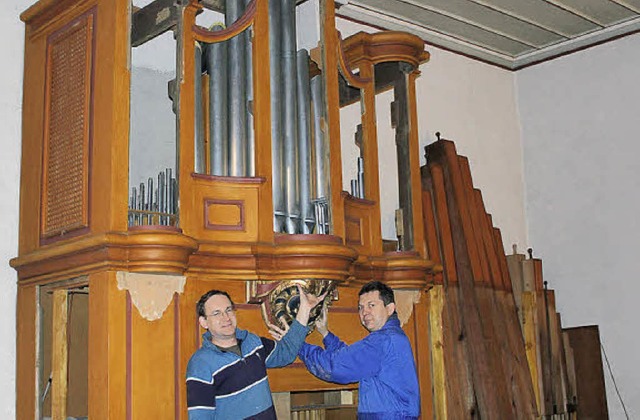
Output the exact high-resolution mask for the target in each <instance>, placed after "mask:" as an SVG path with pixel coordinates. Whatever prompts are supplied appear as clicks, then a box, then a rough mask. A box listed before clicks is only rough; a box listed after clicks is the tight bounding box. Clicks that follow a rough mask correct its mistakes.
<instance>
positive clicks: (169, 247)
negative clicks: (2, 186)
mask: <svg viewBox="0 0 640 420" xmlns="http://www.w3.org/2000/svg"><path fill="white" fill-rule="evenodd" d="M315 4H316V5H317V7H316V11H317V14H316V18H317V19H316V20H317V22H315V23H316V25H317V29H318V30H317V32H318V34H319V39H318V40H317V41H315V42H313V44H312V48H309V51H306V50H304V49H298V48H297V47H296V28H295V16H296V7H300V6H297V5H296V2H295V1H290V0H283V1H273V0H272V1H269V0H251V1H242V0H238V1H226V2H221V1H215V0H201V1H197V0H155V1H153V2H147V4H145V5H138V4H136V2H135V1H134V4H131V1H130V0H40V1H39V2H37V3H36V4H34V5H33V6H32V7H31V8H29V9H28V10H27V11H25V12H24V13H23V14H22V16H21V18H22V20H23V21H24V23H25V25H26V38H25V66H24V68H25V71H24V108H23V138H22V148H23V149H22V150H23V153H22V177H21V201H20V203H21V204H20V220H21V221H20V239H19V255H18V256H17V257H16V258H14V259H13V260H12V261H11V264H12V266H13V267H14V268H15V269H16V270H17V272H18V313H17V324H18V325H17V328H18V338H17V349H18V351H17V417H18V418H19V419H28V418H29V419H32V418H49V417H50V418H53V419H66V418H67V416H70V417H79V418H82V417H87V416H88V417H90V418H92V419H101V418H109V419H143V418H156V419H165V418H176V419H178V418H182V419H185V418H186V417H187V414H186V401H185V370H186V364H187V361H188V359H189V357H190V356H191V354H192V353H193V352H194V351H195V350H196V349H197V348H198V347H199V345H200V340H201V338H200V334H201V332H202V331H200V330H199V327H198V324H197V316H196V312H195V303H196V301H197V300H198V298H199V297H200V296H201V295H202V294H203V293H204V292H206V291H207V290H209V289H213V288H217V289H223V290H226V291H228V292H229V293H230V295H231V296H232V298H233V299H234V301H235V302H236V304H237V306H238V324H239V326H241V327H242V328H246V329H248V330H251V331H253V332H256V333H258V334H262V335H265V334H266V332H267V331H266V326H265V320H266V319H273V318H274V316H275V314H276V312H275V311H276V309H275V305H274V304H273V299H274V296H275V295H276V294H278V296H285V297H286V294H287V293H289V294H290V293H291V288H292V287H293V285H295V284H302V285H303V286H304V287H305V288H307V289H309V290H326V289H328V288H331V289H332V290H333V294H332V296H333V297H332V304H331V308H330V314H331V315H330V325H331V327H332V330H334V331H335V332H336V333H337V334H338V335H339V336H341V337H342V338H343V339H345V340H346V341H348V342H351V341H354V340H356V339H359V338H361V337H362V336H364V333H365V331H364V330H363V329H362V328H361V327H360V324H359V320H358V316H357V310H356V307H357V292H358V289H359V287H360V285H361V284H362V283H364V282H366V281H369V280H371V279H378V280H381V281H384V282H386V283H388V284H389V285H390V286H392V287H393V288H394V289H395V290H396V291H397V299H398V303H399V306H400V308H401V309H400V316H401V319H402V321H403V322H404V328H405V330H406V332H407V335H408V336H409V338H410V340H411V342H412V344H413V346H414V355H415V358H416V361H417V367H418V370H419V375H420V384H421V389H422V395H423V398H422V404H423V408H422V410H423V413H430V412H431V393H432V391H431V373H430V372H431V371H430V357H431V356H430V350H429V343H428V337H427V335H426V331H427V330H428V328H427V314H428V309H427V307H426V304H427V303H426V302H427V300H426V299H421V297H423V295H424V292H425V290H426V289H427V286H428V285H429V284H430V283H431V278H432V277H433V275H434V273H437V272H438V271H439V270H441V266H440V265H439V264H435V263H434V262H433V261H432V260H431V259H430V258H429V255H428V253H427V245H426V241H425V237H424V236H425V234H424V226H423V224H424V223H423V209H422V192H421V187H420V185H421V181H420V168H419V151H418V138H417V115H416V97H415V80H416V77H418V75H419V72H418V66H419V65H420V64H421V63H423V62H425V61H426V60H427V59H428V54H427V53H426V52H425V51H424V43H423V41H422V40H420V39H419V38H417V37H415V36H412V35H408V34H404V33H399V32H380V33H377V34H373V35H370V34H357V35H354V36H352V37H349V38H347V39H344V40H342V39H341V38H340V35H339V33H338V32H337V31H336V28H335V17H334V13H335V7H336V6H335V4H334V2H333V0H320V1H318V2H317V3H315ZM206 16H208V19H209V20H206V19H204V18H203V17H206ZM216 19H218V20H223V21H224V23H221V24H215V20H216ZM212 21H213V23H212ZM305 29H306V28H298V30H297V33H298V35H299V34H300V33H302V32H304V30H305ZM159 37H165V39H168V40H169V43H170V44H172V45H173V48H174V49H173V51H172V54H174V55H173V56H172V59H171V60H169V61H170V62H171V63H173V66H174V68H173V70H172V73H171V72H169V73H171V75H169V76H166V74H168V73H166V72H165V73H163V72H160V71H146V70H145V71H146V72H142V73H135V72H134V67H135V63H136V59H137V57H136V55H137V53H136V51H137V50H136V49H137V48H144V46H145V45H148V44H149V43H152V42H155V40H156V39H159ZM156 54H159V53H153V52H152V53H151V54H150V55H151V56H154V55H156ZM136 71H137V70H136ZM134 73H135V74H142V76H140V77H138V76H135V75H134ZM158 75H160V76H158ZM165 76H166V77H165ZM154 77H160V78H162V77H165V78H164V79H162V80H163V82H162V83H163V84H164V85H163V86H161V87H162V88H161V89H156V91H158V90H159V91H160V92H161V95H159V96H157V97H155V98H153V99H147V100H146V102H145V101H144V100H143V102H142V103H143V106H142V107H140V106H139V104H140V102H139V96H138V95H139V92H141V91H144V88H141V87H140V86H141V85H140V83H145V82H146V81H151V80H155V79H153V78H154ZM134 86H136V87H135V89H134ZM383 92H387V93H388V92H393V97H394V100H393V106H392V124H393V129H394V132H395V138H378V130H377V128H376V124H377V122H376V121H377V120H376V112H378V113H380V112H382V111H381V110H377V109H376V96H377V95H378V94H381V93H383ZM134 97H135V99H134ZM158 98H159V99H158ZM352 104H356V105H358V104H359V106H360V113H359V118H358V121H357V123H358V124H357V125H358V129H357V130H356V140H355V144H356V149H355V150H356V154H357V165H355V166H357V174H356V176H355V179H354V181H352V189H351V191H350V192H345V191H344V188H343V159H342V147H343V142H344V140H341V118H342V116H341V108H344V107H346V106H349V105H352ZM160 106H162V107H164V108H163V111H157V110H158V109H160ZM167 110H168V112H166V111H167ZM162 112H165V113H162ZM139 119H140V120H142V119H146V121H147V126H146V127H144V129H143V130H140V127H139ZM141 131H143V132H144V133H146V134H144V135H142V137H140V132H141ZM162 136H166V137H163V140H162V141H160V140H159V138H160V137H162ZM166 138H168V142H169V143H170V146H169V147H168V148H167V147H166V143H167V140H166ZM381 141H385V142H391V143H392V144H395V145H394V147H395V150H396V158H397V163H398V168H399V170H398V173H397V174H393V176H394V177H395V176H397V184H398V185H399V193H398V197H397V202H398V209H397V210H396V214H397V215H398V217H397V219H398V223H397V225H398V226H397V239H396V240H395V241H393V240H392V241H389V240H388V239H389V238H384V239H383V234H382V217H383V216H382V214H381V206H380V202H381V191H380V182H379V169H378V167H379V160H380V157H379V156H378V155H379V144H378V143H379V142H381ZM394 142H395V143H394ZM141 150H142V152H141ZM162 150H165V151H166V150H170V152H169V156H170V157H169V164H166V163H165V162H166V159H165V160H164V161H162V159H160V160H159V162H157V161H154V162H152V163H149V162H148V161H149V160H153V159H154V156H155V155H156V154H161V153H163V152H162ZM141 153H143V154H142V155H141ZM140 156H143V157H142V158H140ZM141 173H145V175H144V176H145V178H142V179H143V181H142V182H141V183H139V182H140V179H141V177H140V174H141ZM152 173H153V174H152ZM156 173H157V177H156V176H155V175H154V174H156ZM147 176H150V178H148V179H147V178H146V177H147ZM385 176H389V174H388V173H386V174H385ZM293 289H295V288H293ZM310 339H311V340H316V342H317V337H315V336H310ZM269 380H270V384H271V389H272V391H273V392H274V393H275V401H276V403H277V407H278V410H280V411H279V413H280V414H282V413H286V414H282V415H283V418H284V416H288V415H291V416H294V417H295V418H305V417H304V416H311V415H317V413H315V412H314V410H315V409H312V408H310V407H311V406H312V405H313V404H316V405H317V404H318V401H320V403H319V404H320V405H321V406H325V408H322V410H320V411H322V412H324V413H325V414H323V415H326V413H327V412H329V411H331V410H334V411H335V412H336V413H339V412H340V410H342V412H344V413H350V412H353V406H354V404H355V401H356V399H354V393H355V392H357V390H356V385H348V386H338V385H335V384H329V383H325V382H322V381H319V380H317V379H315V378H314V377H312V376H311V375H310V374H308V373H307V371H306V369H304V367H303V366H302V365H301V364H300V363H294V364H293V365H291V366H289V367H286V368H282V369H275V370H272V371H271V372H270V373H269ZM318 398H320V400H319V399H318ZM283 410H284V411H283ZM349 410H351V411H349ZM316 411H317V410H316ZM312 412H313V413H315V414H313V413H312ZM345 415H346V414H345Z"/></svg>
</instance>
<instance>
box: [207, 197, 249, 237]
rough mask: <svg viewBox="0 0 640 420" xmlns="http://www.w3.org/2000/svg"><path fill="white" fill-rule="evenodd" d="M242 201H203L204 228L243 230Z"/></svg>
mask: <svg viewBox="0 0 640 420" xmlns="http://www.w3.org/2000/svg"><path fill="white" fill-rule="evenodd" d="M244 211H245V209H244V201H242V200H216V199H207V200H205V201H204V220H205V228H206V229H209V230H245V223H244V220H245V215H244Z"/></svg>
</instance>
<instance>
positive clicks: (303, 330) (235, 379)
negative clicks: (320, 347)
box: [187, 321, 308, 420]
mask: <svg viewBox="0 0 640 420" xmlns="http://www.w3.org/2000/svg"><path fill="white" fill-rule="evenodd" d="M307 332H308V329H307V327H305V326H303V325H301V324H300V323H299V322H298V321H294V322H293V324H291V328H290V329H289V331H288V332H287V334H286V335H285V336H284V337H283V338H282V340H281V341H279V342H276V341H273V340H271V339H268V338H264V337H258V336H257V335H255V334H252V333H250V332H248V331H245V330H240V329H237V330H236V337H237V339H238V344H239V345H240V350H241V352H242V357H240V356H238V355H237V354H235V353H232V352H224V351H222V350H220V349H219V348H218V347H216V346H215V345H214V344H213V343H212V342H211V334H210V333H209V331H207V332H206V333H204V335H203V336H202V339H203V340H202V347H201V348H200V349H198V351H196V352H195V353H194V354H193V356H191V359H190V360H189V364H188V365H187V407H188V410H189V420H203V419H245V418H252V419H275V418H276V413H275V409H274V407H273V401H272V399H271V390H270V388H269V381H268V379H267V368H273V367H281V366H286V365H288V364H290V363H291V362H293V361H294V360H295V358H296V354H297V353H298V350H299V349H300V347H301V346H302V343H304V340H305V337H306V335H307Z"/></svg>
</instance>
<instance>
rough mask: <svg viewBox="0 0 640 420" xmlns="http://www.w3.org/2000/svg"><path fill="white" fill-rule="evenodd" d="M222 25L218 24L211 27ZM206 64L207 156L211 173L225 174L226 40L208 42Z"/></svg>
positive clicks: (227, 133)
mask: <svg viewBox="0 0 640 420" xmlns="http://www.w3.org/2000/svg"><path fill="white" fill-rule="evenodd" d="M212 29H213V30H214V31H219V30H221V29H222V26H221V25H216V26H214V27H213V28H212ZM206 67H207V72H208V73H209V104H210V106H209V125H210V130H209V132H210V133H211V135H210V142H209V145H210V148H209V157H210V162H211V174H212V175H228V174H229V172H228V167H227V162H228V156H229V153H228V150H227V148H228V143H227V139H228V136H229V128H228V119H229V112H228V111H229V109H228V79H227V42H217V43H213V44H208V45H207V54H206Z"/></svg>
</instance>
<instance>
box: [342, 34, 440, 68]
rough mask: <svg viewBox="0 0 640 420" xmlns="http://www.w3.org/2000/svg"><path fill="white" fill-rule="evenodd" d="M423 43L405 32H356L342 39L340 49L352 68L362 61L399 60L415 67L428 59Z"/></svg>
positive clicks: (381, 61) (374, 62) (418, 38)
mask: <svg viewBox="0 0 640 420" xmlns="http://www.w3.org/2000/svg"><path fill="white" fill-rule="evenodd" d="M424 45H425V43H424V41H423V40H422V39H421V38H420V37H418V36H416V35H413V34H409V33H406V32H399V31H388V32H378V33H373V34H369V33H366V32H358V33H357V34H355V35H352V36H350V37H349V38H347V39H345V40H344V41H342V50H343V52H344V56H345V58H346V62H347V65H348V66H349V67H350V68H352V69H353V68H356V67H358V66H359V65H360V62H362V61H369V62H372V63H373V64H378V63H385V62H391V61H401V62H405V63H409V64H411V65H413V66H414V67H416V68H417V67H418V66H419V65H420V64H422V63H425V62H427V61H428V60H429V53H428V52H426V51H425V50H424Z"/></svg>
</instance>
